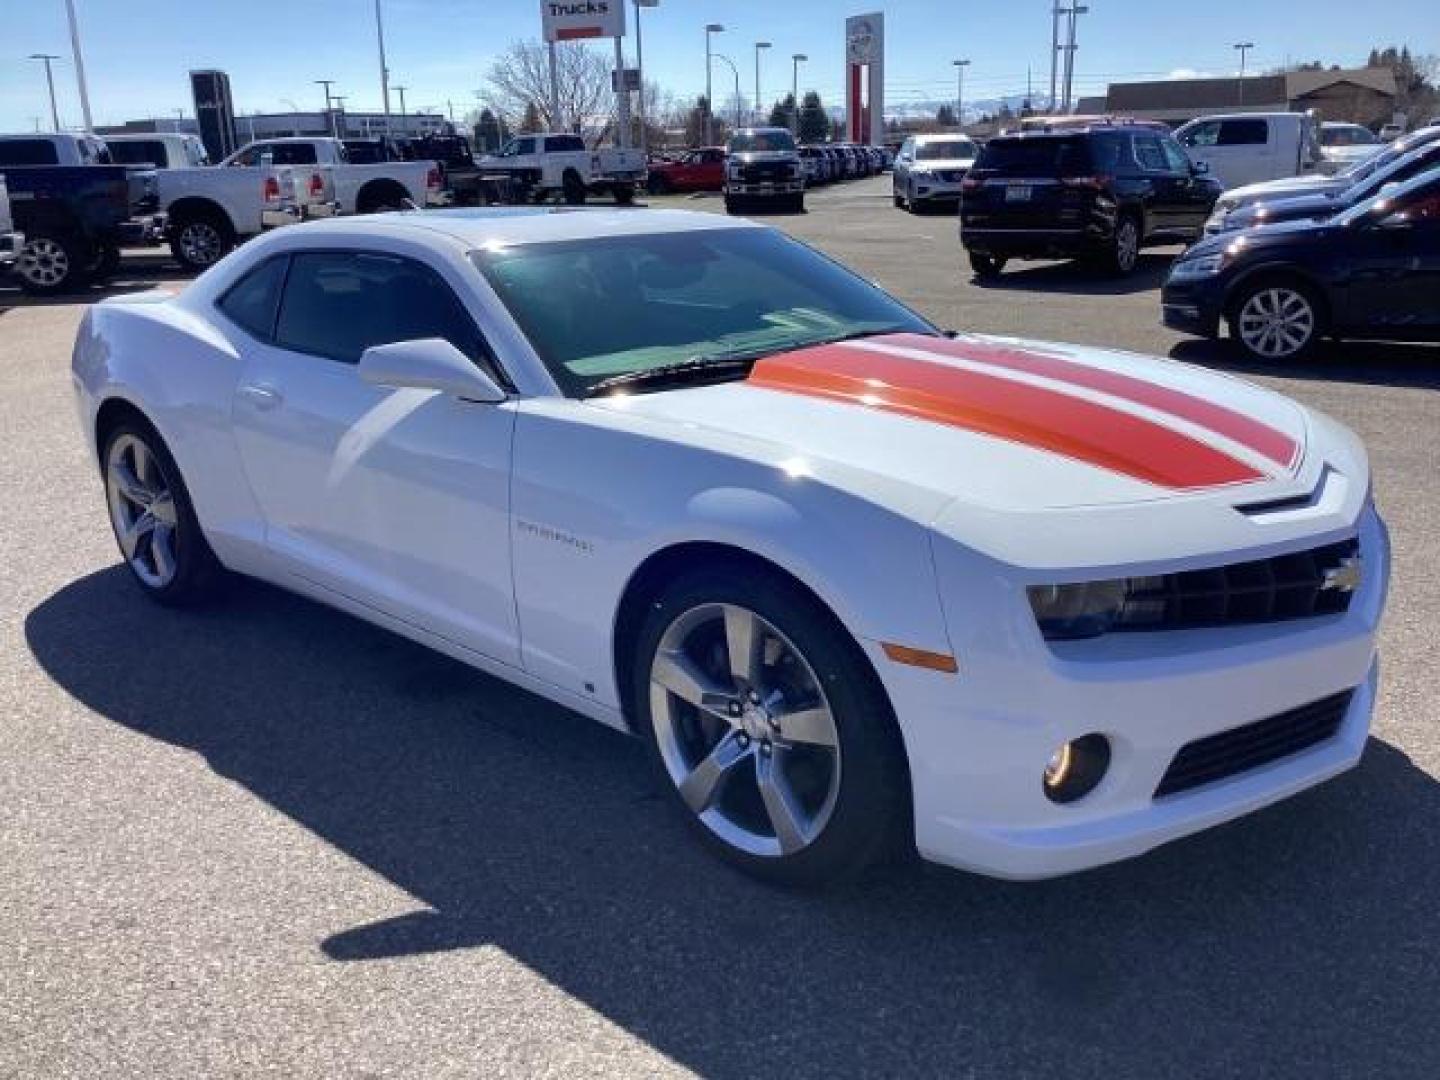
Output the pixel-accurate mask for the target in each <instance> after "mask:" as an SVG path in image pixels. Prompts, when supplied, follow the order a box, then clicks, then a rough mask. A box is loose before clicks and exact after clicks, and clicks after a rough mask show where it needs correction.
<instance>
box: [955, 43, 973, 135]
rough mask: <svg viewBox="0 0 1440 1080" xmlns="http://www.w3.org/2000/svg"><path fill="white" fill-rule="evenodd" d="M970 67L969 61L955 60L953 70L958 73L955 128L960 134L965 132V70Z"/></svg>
mask: <svg viewBox="0 0 1440 1080" xmlns="http://www.w3.org/2000/svg"><path fill="white" fill-rule="evenodd" d="M969 66H970V61H969V60H956V61H955V70H956V71H957V72H959V73H960V80H959V86H958V87H957V88H956V90H957V92H956V95H955V126H956V127H957V128H959V129H960V130H961V131H962V132H963V131H964V130H965V69H966V68H967V67H969Z"/></svg>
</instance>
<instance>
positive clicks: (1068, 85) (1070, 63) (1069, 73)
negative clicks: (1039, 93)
mask: <svg viewBox="0 0 1440 1080" xmlns="http://www.w3.org/2000/svg"><path fill="white" fill-rule="evenodd" d="M1089 11H1090V9H1089V8H1088V7H1085V6H1083V5H1081V4H1075V3H1072V4H1071V5H1070V7H1069V8H1068V9H1067V13H1068V14H1069V16H1070V32H1069V40H1068V43H1067V44H1066V46H1065V99H1064V107H1063V111H1064V112H1065V113H1066V114H1067V115H1068V114H1069V112H1070V108H1071V106H1072V105H1073V104H1074V102H1075V50H1076V49H1078V48H1079V46H1078V45H1077V44H1076V42H1075V24H1076V23H1077V22H1078V21H1079V18H1080V16H1081V15H1086V14H1088V13H1089Z"/></svg>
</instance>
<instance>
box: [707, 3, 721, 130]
mask: <svg viewBox="0 0 1440 1080" xmlns="http://www.w3.org/2000/svg"><path fill="white" fill-rule="evenodd" d="M724 32H725V26H724V24H723V23H713V22H712V23H706V24H705V145H706V146H713V145H714V143H715V124H714V122H713V121H712V119H711V118H712V117H713V116H714V115H715V89H714V86H713V85H712V83H711V79H710V57H711V56H712V55H713V54H712V53H711V49H710V41H711V37H712V36H713V35H715V34H723V33H724Z"/></svg>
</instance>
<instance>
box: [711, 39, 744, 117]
mask: <svg viewBox="0 0 1440 1080" xmlns="http://www.w3.org/2000/svg"><path fill="white" fill-rule="evenodd" d="M715 59H716V60H724V61H725V64H726V66H728V67H729V68H730V70H731V72H732V73H733V74H734V75H735V126H736V128H741V127H744V126H745V121H744V118H743V117H742V116H741V115H740V106H741V103H742V98H741V97H740V69H739V68H738V67H736V66H735V61H734V60H731V59H730V57H728V56H726V55H725V54H724V53H716V54H715Z"/></svg>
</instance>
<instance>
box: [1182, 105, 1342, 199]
mask: <svg viewBox="0 0 1440 1080" xmlns="http://www.w3.org/2000/svg"><path fill="white" fill-rule="evenodd" d="M1175 138H1176V139H1178V140H1179V142H1180V145H1181V146H1183V147H1185V152H1186V153H1187V154H1189V155H1190V160H1191V161H1193V162H1195V163H1196V164H1199V163H1200V162H1202V161H1203V162H1204V163H1205V164H1206V165H1208V166H1209V168H1210V175H1211V176H1213V177H1214V178H1215V179H1217V180H1219V181H1220V182H1221V183H1222V184H1224V185H1225V186H1226V187H1227V188H1233V187H1241V186H1243V185H1245V184H1258V183H1261V182H1263V181H1266V180H1283V179H1285V178H1287V177H1291V176H1308V175H1310V174H1312V173H1315V172H1317V171H1318V170H1319V169H1320V165H1321V162H1322V161H1323V160H1324V158H1323V156H1322V153H1321V150H1322V147H1321V145H1320V121H1319V118H1318V117H1317V116H1316V115H1315V114H1314V113H1297V112H1283V113H1230V114H1226V115H1224V116H1202V117H1200V118H1199V119H1198V120H1191V121H1190V123H1188V124H1185V125H1184V126H1183V127H1180V128H1177V129H1176V131H1175Z"/></svg>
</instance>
